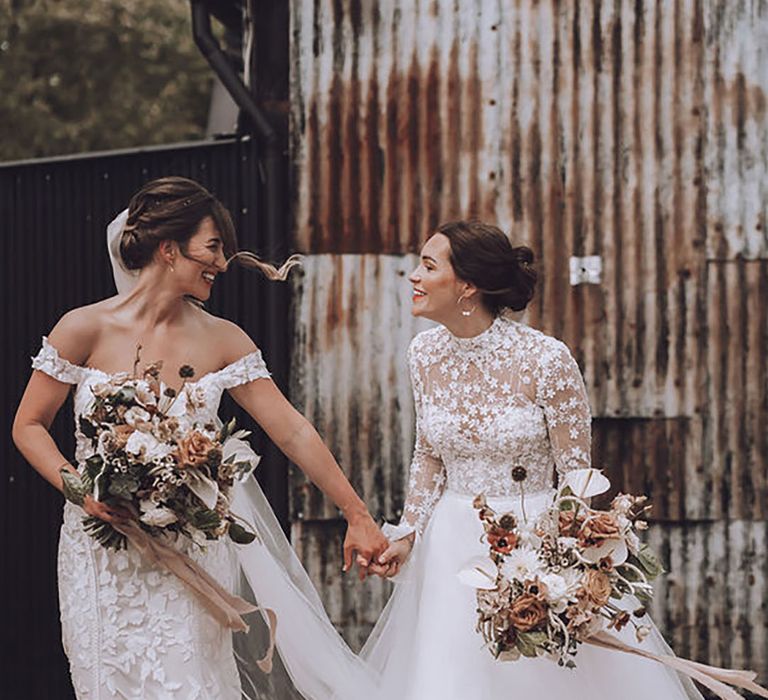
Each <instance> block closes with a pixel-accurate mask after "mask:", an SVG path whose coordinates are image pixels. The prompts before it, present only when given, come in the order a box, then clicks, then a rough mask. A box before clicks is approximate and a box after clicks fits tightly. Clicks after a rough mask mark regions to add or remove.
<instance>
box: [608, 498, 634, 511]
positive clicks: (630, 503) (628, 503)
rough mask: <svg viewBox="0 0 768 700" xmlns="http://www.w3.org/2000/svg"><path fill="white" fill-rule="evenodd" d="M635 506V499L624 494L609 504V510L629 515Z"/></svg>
mask: <svg viewBox="0 0 768 700" xmlns="http://www.w3.org/2000/svg"><path fill="white" fill-rule="evenodd" d="M634 505H635V499H634V498H633V497H632V496H628V495H627V494H626V493H620V494H619V495H618V496H616V497H615V498H614V499H613V501H612V502H611V508H612V509H613V510H615V511H616V512H618V513H621V514H622V515H626V514H627V513H629V512H630V511H631V510H632V508H633V507H634Z"/></svg>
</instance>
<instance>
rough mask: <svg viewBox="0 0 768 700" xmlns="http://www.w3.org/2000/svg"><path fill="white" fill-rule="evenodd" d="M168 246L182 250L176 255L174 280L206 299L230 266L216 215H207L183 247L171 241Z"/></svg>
mask: <svg viewBox="0 0 768 700" xmlns="http://www.w3.org/2000/svg"><path fill="white" fill-rule="evenodd" d="M166 246H171V247H174V248H176V252H177V253H178V254H176V255H174V256H173V279H174V282H175V283H176V284H178V285H179V286H180V287H181V289H182V292H183V293H184V294H185V295H188V296H192V297H195V298H196V299H199V300H200V301H206V300H207V299H208V298H209V297H210V296H211V288H212V287H213V283H214V281H215V279H216V275H218V274H219V273H220V272H225V271H226V269H227V259H226V257H225V255H224V243H223V241H222V238H221V235H220V234H219V231H218V230H217V229H216V225H215V224H214V221H213V218H212V217H210V216H206V217H205V218H204V219H203V220H202V221H201V222H200V225H199V226H198V227H197V230H196V231H195V233H194V234H193V235H192V237H191V238H189V239H188V240H187V241H186V243H184V244H183V245H182V246H180V245H179V244H176V243H171V242H170V241H167V242H165V246H163V247H166ZM166 256H167V254H166Z"/></svg>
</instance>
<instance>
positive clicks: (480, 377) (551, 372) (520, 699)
mask: <svg viewBox="0 0 768 700" xmlns="http://www.w3.org/2000/svg"><path fill="white" fill-rule="evenodd" d="M532 260H533V255H532V253H531V251H530V250H529V249H528V248H525V247H517V248H515V247H513V246H512V245H511V244H510V243H509V240H508V239H507V237H506V236H505V235H504V234H503V233H502V232H501V231H500V230H499V229H498V228H496V227H494V226H489V225H485V224H482V223H480V222H454V223H450V224H445V225H443V226H441V227H439V228H438V229H437V232H436V233H435V234H434V235H432V236H431V237H430V238H429V239H428V240H427V242H426V244H425V245H424V247H423V249H422V251H421V260H420V263H419V265H418V267H417V268H416V270H415V271H414V272H413V274H412V275H411V277H410V281H411V283H412V285H413V309H412V313H413V314H414V315H416V316H422V317H425V318H428V319H430V320H433V321H437V322H438V323H439V324H440V325H439V326H438V327H436V328H432V329H430V330H427V331H424V332H423V333H421V334H419V335H418V336H416V338H415V339H414V340H413V342H412V344H411V346H410V348H409V351H408V362H409V366H410V372H411V378H412V384H413V391H414V398H415V404H416V415H417V422H416V435H417V437H416V445H415V449H414V454H413V461H412V464H411V471H410V483H409V491H408V495H407V500H406V504H405V509H404V515H403V518H402V521H401V523H400V525H399V526H398V527H396V528H390V529H389V530H387V528H385V534H386V535H387V536H388V537H389V538H390V539H391V540H393V543H392V545H391V546H390V547H389V549H388V550H387V551H386V552H385V553H384V555H382V557H381V560H380V564H379V565H376V564H374V565H372V569H373V570H374V571H375V572H376V573H379V574H381V575H386V576H396V580H397V581H398V584H397V586H396V589H395V593H394V594H393V595H392V598H391V599H390V601H389V603H388V605H387V608H386V609H385V611H384V613H383V614H382V616H381V618H380V619H379V621H378V623H377V625H376V627H375V629H374V631H373V633H372V634H371V637H370V639H369V640H368V642H367V644H366V647H365V648H364V650H363V657H364V658H365V659H366V660H367V661H368V662H369V663H370V664H371V665H372V666H373V668H375V669H376V670H377V671H378V672H380V673H381V677H382V681H383V694H382V697H387V698H399V699H403V700H425V699H430V700H431V699H432V698H434V699H435V700H437V699H438V698H439V699H440V700H453V699H455V700H464V699H465V698H478V699H482V700H533V699H534V698H536V699H541V700H555V699H557V698H569V700H619V699H621V700H647V698H649V697H652V698H664V700H682V699H683V698H690V699H694V698H695V699H700V698H701V695H700V693H699V692H698V691H697V690H696V689H695V688H694V687H693V685H692V684H691V682H690V681H689V680H687V679H681V678H679V677H678V676H677V674H676V673H674V672H672V671H670V670H668V669H666V668H665V667H664V666H662V665H660V664H657V663H655V662H652V661H648V660H645V659H640V658H637V657H634V656H630V655H627V654H620V653H616V652H612V651H606V650H602V649H598V648H594V647H589V646H586V645H585V646H582V648H581V650H580V652H579V654H578V656H577V658H576V663H577V667H576V669H575V670H570V669H565V668H560V667H558V666H557V665H556V664H554V663H553V662H551V661H550V660H547V659H542V658H536V659H530V658H523V659H520V660H518V661H514V662H501V661H496V660H494V659H493V658H492V656H491V654H490V653H489V651H488V650H487V649H485V648H484V647H483V640H482V637H481V636H480V635H479V634H478V633H477V632H476V631H475V624H476V602H475V592H474V590H472V589H471V588H469V587H467V586H464V585H463V584H461V583H460V582H459V579H458V577H457V573H458V572H459V570H460V569H461V568H462V567H463V566H464V565H465V563H466V562H468V561H470V560H472V559H473V558H475V557H478V556H481V555H483V554H487V545H485V544H483V543H482V542H481V536H482V534H483V528H482V524H481V522H480V520H479V519H478V516H477V512H476V511H475V509H474V508H473V505H472V501H473V499H474V497H475V496H476V495H478V494H485V496H486V497H487V501H488V504H489V505H490V506H491V507H492V508H494V509H495V510H496V512H499V513H503V512H510V511H511V512H514V513H516V514H517V516H518V517H522V514H521V506H520V484H519V483H517V482H516V480H514V479H513V477H512V472H513V470H516V471H517V476H518V478H519V476H520V475H521V474H523V475H524V481H523V487H524V489H525V494H526V495H525V510H526V511H527V517H528V518H532V517H534V518H535V516H536V514H537V513H538V512H540V511H541V510H542V509H543V508H545V507H546V506H547V505H548V504H549V503H551V499H552V495H553V489H554V486H555V484H556V481H557V480H558V479H560V478H561V477H562V476H563V475H564V474H565V473H566V472H567V471H568V470H571V469H579V468H585V467H589V466H590V423H591V416H590V409H589V404H588V401H587V395H586V391H585V388H584V382H583V380H582V377H581V374H580V372H579V368H578V366H577V364H576V362H575V360H574V359H573V357H572V356H571V353H570V351H569V350H568V348H567V347H566V345H565V344H563V343H562V342H560V341H559V340H556V339H555V338H552V337H549V336H547V335H545V334H544V333H541V332H539V331H537V330H534V329H532V328H530V327H528V326H526V325H524V324H522V323H519V322H517V321H515V320H512V319H511V318H510V316H509V314H508V313H507V312H508V311H509V310H512V311H520V310H522V309H524V308H525V306H526V305H527V304H528V302H529V301H530V299H531V296H532V294H533V290H534V285H535V281H536V274H535V272H534V271H533V268H532V266H531V263H532ZM516 468H517V469H516ZM521 469H522V470H524V471H521ZM621 636H622V638H623V639H624V641H626V642H627V643H630V644H637V642H636V640H634V635H631V634H629V632H628V631H627V630H625V632H624V633H623V634H622V635H621ZM643 646H644V647H645V648H646V649H649V650H651V651H656V652H662V653H667V652H668V651H669V649H668V647H667V646H666V644H665V643H664V641H663V639H662V638H661V635H659V634H658V632H657V631H656V630H655V628H653V627H652V632H651V637H650V638H649V639H646V641H645V643H644V645H643Z"/></svg>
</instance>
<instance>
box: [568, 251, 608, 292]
mask: <svg viewBox="0 0 768 700" xmlns="http://www.w3.org/2000/svg"><path fill="white" fill-rule="evenodd" d="M602 276H603V259H602V258H601V257H600V256H599V255H586V256H584V257H578V256H576V255H572V256H571V286H572V287H575V286H576V285H578V284H600V282H601V280H602Z"/></svg>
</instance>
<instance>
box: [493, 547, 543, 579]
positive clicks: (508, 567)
mask: <svg viewBox="0 0 768 700" xmlns="http://www.w3.org/2000/svg"><path fill="white" fill-rule="evenodd" d="M500 568H501V573H502V574H504V576H505V578H507V579H508V580H509V581H515V580H516V581H530V580H532V579H534V578H536V577H537V576H539V577H540V576H542V575H543V574H544V563H543V562H542V561H541V559H539V554H538V552H537V551H536V550H535V549H532V548H530V547H519V548H518V549H513V550H512V551H511V552H510V553H509V554H507V556H506V559H505V561H504V563H503V564H502V565H501V567H500Z"/></svg>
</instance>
